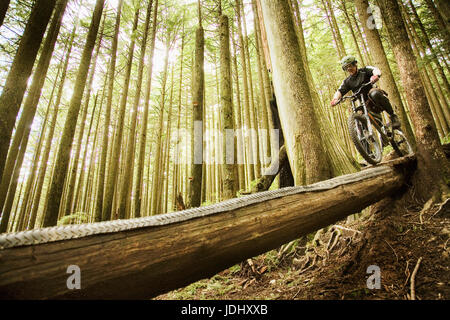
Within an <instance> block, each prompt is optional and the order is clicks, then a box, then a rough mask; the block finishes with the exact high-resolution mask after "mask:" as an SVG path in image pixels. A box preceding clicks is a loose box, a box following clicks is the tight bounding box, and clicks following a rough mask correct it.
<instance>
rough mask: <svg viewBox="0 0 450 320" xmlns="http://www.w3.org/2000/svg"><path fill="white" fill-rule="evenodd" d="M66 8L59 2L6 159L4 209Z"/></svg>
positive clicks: (0, 187)
mask: <svg viewBox="0 0 450 320" xmlns="http://www.w3.org/2000/svg"><path fill="white" fill-rule="evenodd" d="M66 6H67V0H61V1H59V2H58V4H57V6H56V10H55V14H54V16H53V19H52V22H51V24H50V28H49V32H48V35H47V37H46V38H45V41H44V45H43V48H42V53H41V55H40V57H39V62H38V64H37V66H36V71H35V73H34V76H33V81H32V82H31V86H30V89H29V92H28V95H27V98H26V99H25V103H24V106H23V111H22V113H21V115H20V119H19V122H18V124H17V126H16V130H15V134H14V138H13V141H12V144H11V147H10V148H9V151H8V157H7V158H6V164H5V169H4V174H3V176H2V178H1V184H0V207H3V204H4V199H5V198H6V193H7V191H8V187H9V184H10V181H11V177H12V173H13V169H14V166H16V167H17V168H18V169H19V170H20V168H21V167H22V164H21V163H18V162H17V161H16V158H17V154H18V151H19V147H20V146H21V145H22V146H21V148H24V150H25V149H26V147H27V144H28V138H29V137H28V136H26V137H25V131H26V130H27V129H28V128H30V127H31V124H32V123H33V119H34V116H35V114H36V110H37V106H38V103H39V98H40V97H41V90H42V87H43V86H44V82H45V78H46V76H47V70H48V67H49V65H50V60H51V57H52V55H53V50H54V48H55V44H56V39H57V38H58V34H59V30H60V27H61V21H62V18H63V15H64V12H65V10H66ZM28 132H29V130H28Z"/></svg>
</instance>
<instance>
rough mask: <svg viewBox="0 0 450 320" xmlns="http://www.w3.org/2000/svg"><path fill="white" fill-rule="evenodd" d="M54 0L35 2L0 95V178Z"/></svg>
mask: <svg viewBox="0 0 450 320" xmlns="http://www.w3.org/2000/svg"><path fill="white" fill-rule="evenodd" d="M55 2H56V0H40V1H37V2H36V3H35V5H34V6H33V9H32V11H31V15H30V18H29V19H28V22H27V25H26V27H25V31H24V33H23V36H22V38H21V40H20V44H19V48H18V50H17V53H16V55H15V57H14V60H13V62H12V65H11V68H10V70H9V72H8V76H7V77H6V82H5V85H4V87H3V91H2V93H1V95H0V178H1V176H2V174H3V170H4V167H5V161H6V156H7V154H8V148H9V144H10V142H11V135H12V132H13V129H14V125H15V123H16V118H17V114H18V113H19V108H20V105H21V103H22V100H23V96H24V94H25V90H26V88H27V82H28V78H29V77H30V74H31V71H32V69H33V65H34V61H35V60H36V56H37V53H38V50H39V47H40V45H41V42H42V38H43V36H44V32H45V29H46V28H47V24H48V22H49V20H50V16H51V14H52V11H53V8H54V7H55Z"/></svg>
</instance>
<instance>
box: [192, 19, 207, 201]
mask: <svg viewBox="0 0 450 320" xmlns="http://www.w3.org/2000/svg"><path fill="white" fill-rule="evenodd" d="M204 47H205V39H204V31H203V27H202V25H201V24H200V25H199V27H198V28H197V31H196V33H195V64H194V81H193V88H192V104H193V126H194V136H193V137H192V139H193V143H192V144H191V146H192V148H193V149H194V150H193V151H194V152H193V158H192V171H191V193H190V197H189V207H191V208H194V207H200V205H201V199H202V180H203V179H202V177H203V168H202V167H203V122H204V119H203V106H204V100H203V91H204V85H205V84H204V83H205V75H204V71H203V64H204V59H205V54H204V50H205V48H204Z"/></svg>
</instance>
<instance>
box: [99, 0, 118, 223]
mask: <svg viewBox="0 0 450 320" xmlns="http://www.w3.org/2000/svg"><path fill="white" fill-rule="evenodd" d="M122 5H123V0H119V3H118V5H117V15H116V24H115V27H114V36H113V40H112V44H111V53H110V59H111V60H110V62H109V67H108V73H109V74H108V79H109V80H108V81H109V82H108V97H107V102H106V110H105V123H104V125H103V140H102V153H101V156H100V164H99V166H100V171H99V181H98V185H97V199H96V202H95V222H100V221H102V211H103V196H104V191H105V176H106V172H105V171H106V159H107V158H106V157H107V155H108V145H109V126H110V123H111V108H112V99H113V90H114V80H115V77H114V74H115V71H116V58H117V43H118V38H119V28H120V15H121V12H122Z"/></svg>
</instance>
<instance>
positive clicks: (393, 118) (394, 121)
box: [390, 114, 402, 129]
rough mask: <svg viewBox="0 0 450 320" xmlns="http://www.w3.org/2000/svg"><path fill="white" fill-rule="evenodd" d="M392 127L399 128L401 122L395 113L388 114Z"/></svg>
mask: <svg viewBox="0 0 450 320" xmlns="http://www.w3.org/2000/svg"><path fill="white" fill-rule="evenodd" d="M390 118H391V126H392V129H400V127H401V125H402V124H401V123H400V120H399V119H398V117H397V115H396V114H392V115H390Z"/></svg>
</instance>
